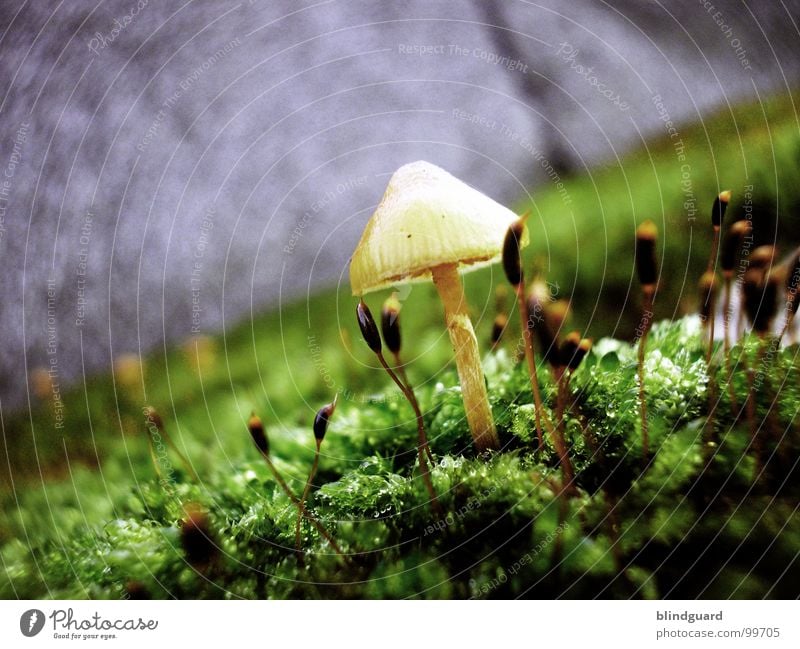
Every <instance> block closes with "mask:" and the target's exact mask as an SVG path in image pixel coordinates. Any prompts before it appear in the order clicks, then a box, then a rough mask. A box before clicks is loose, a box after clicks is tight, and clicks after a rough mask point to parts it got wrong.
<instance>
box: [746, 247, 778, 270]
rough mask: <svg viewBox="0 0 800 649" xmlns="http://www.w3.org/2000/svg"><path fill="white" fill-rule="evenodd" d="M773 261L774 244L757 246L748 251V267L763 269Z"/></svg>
mask: <svg viewBox="0 0 800 649" xmlns="http://www.w3.org/2000/svg"><path fill="white" fill-rule="evenodd" d="M773 261H775V246H759V247H758V248H756V249H755V250H753V252H751V253H750V258H749V267H750V268H755V269H758V270H765V269H768V268H769V267H770V266H772V262H773Z"/></svg>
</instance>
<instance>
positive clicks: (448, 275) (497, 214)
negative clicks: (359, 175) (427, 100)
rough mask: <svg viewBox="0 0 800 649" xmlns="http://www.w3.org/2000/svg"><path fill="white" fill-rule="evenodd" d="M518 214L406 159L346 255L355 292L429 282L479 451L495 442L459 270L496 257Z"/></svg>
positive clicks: (432, 168)
mask: <svg viewBox="0 0 800 649" xmlns="http://www.w3.org/2000/svg"><path fill="white" fill-rule="evenodd" d="M517 218H518V217H517V215H516V214H514V213H513V212H512V211H511V210H509V209H507V208H505V207H503V206H502V205H500V204H499V203H496V202H495V201H493V200H492V199H491V198H489V197H488V196H485V195H484V194H482V193H481V192H479V191H478V190H476V189H473V188H472V187H470V186H469V185H467V184H465V183H463V182H462V181H460V180H458V179H457V178H455V177H454V176H452V175H450V174H449V173H447V172H446V171H444V170H443V169H441V168H439V167H437V166H435V165H432V164H430V163H428V162H423V161H418V162H412V163H410V164H406V165H403V166H402V167H400V168H399V169H398V170H397V171H396V172H395V173H394V174H393V175H392V178H391V180H390V181H389V185H388V187H387V188H386V192H385V193H384V195H383V198H382V200H381V202H380V204H379V205H378V208H377V210H376V211H375V213H374V214H373V215H372V218H371V219H370V220H369V222H368V223H367V226H366V228H365V229H364V233H363V234H362V235H361V240H360V241H359V242H358V245H357V246H356V249H355V252H354V253H353V256H352V259H351V260H350V285H351V288H352V291H353V295H355V296H358V297H361V296H363V295H364V294H366V293H370V292H372V291H377V290H380V289H384V288H389V287H392V286H396V285H398V284H403V283H411V282H429V281H433V284H434V285H435V286H436V289H437V291H438V293H439V296H440V298H441V300H442V302H443V304H444V315H445V320H446V323H447V330H448V333H449V334H450V341H451V342H452V344H453V348H454V350H455V359H456V366H457V368H458V377H459V380H460V382H461V392H462V397H463V399H464V409H465V411H466V415H467V422H468V423H469V428H470V431H471V433H472V437H473V439H474V441H475V445H476V446H477V448H478V449H479V450H481V451H483V450H486V449H497V448H499V447H500V442H499V439H498V437H497V430H496V429H495V425H494V419H493V418H492V411H491V408H490V407H489V397H488V394H487V391H486V381H485V379H484V375H483V368H482V367H481V358H480V353H479V351H478V340H477V338H476V337H475V331H474V330H473V328H472V322H471V321H470V318H469V312H468V308H467V301H466V299H465V297H464V290H463V287H462V284H461V277H460V275H459V273H464V272H468V271H471V270H475V269H477V268H481V267H483V266H488V265H490V264H494V263H495V262H497V261H499V260H500V257H501V252H502V248H503V240H504V238H505V235H506V231H507V230H508V227H509V226H510V225H511V224H512V223H513V222H514V221H516V220H517ZM521 243H522V244H523V245H525V244H527V240H524V241H522V242H521Z"/></svg>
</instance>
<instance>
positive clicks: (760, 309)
mask: <svg viewBox="0 0 800 649" xmlns="http://www.w3.org/2000/svg"><path fill="white" fill-rule="evenodd" d="M742 292H743V294H744V310H745V313H746V314H747V317H748V319H749V320H750V322H751V323H752V324H753V330H754V331H755V332H756V333H758V334H765V333H767V332H768V331H769V328H770V326H771V324H772V319H773V318H774V317H775V312H776V310H777V307H778V281H777V278H776V276H774V275H772V276H767V275H766V274H765V273H764V271H762V270H761V269H758V268H751V269H750V270H748V271H747V272H746V273H745V274H744V284H743V286H742Z"/></svg>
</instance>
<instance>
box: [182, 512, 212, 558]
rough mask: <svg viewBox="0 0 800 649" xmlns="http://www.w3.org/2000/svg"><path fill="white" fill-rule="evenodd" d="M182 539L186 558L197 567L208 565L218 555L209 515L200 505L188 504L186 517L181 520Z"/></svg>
mask: <svg viewBox="0 0 800 649" xmlns="http://www.w3.org/2000/svg"><path fill="white" fill-rule="evenodd" d="M180 540H181V547H182V548H183V554H184V556H185V557H186V560H187V561H188V562H189V564H191V565H192V566H193V567H195V568H198V569H202V568H204V567H206V566H208V564H210V563H211V562H212V561H213V560H214V559H215V558H216V556H217V552H218V548H217V544H216V543H215V542H214V539H213V536H212V534H211V529H210V527H209V522H208V515H207V514H206V512H205V511H203V510H202V509H200V508H199V507H196V506H187V508H186V517H185V518H184V519H183V520H182V521H181V526H180Z"/></svg>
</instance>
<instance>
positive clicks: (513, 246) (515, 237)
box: [503, 219, 525, 286]
mask: <svg viewBox="0 0 800 649" xmlns="http://www.w3.org/2000/svg"><path fill="white" fill-rule="evenodd" d="M524 231H525V222H524V221H523V220H522V219H519V220H518V221H514V223H512V224H511V225H510V226H509V228H508V231H507V232H506V237H505V239H504V240H503V270H504V271H505V272H506V277H507V278H508V282H509V284H511V285H512V286H519V285H520V283H521V282H522V261H521V258H520V251H519V248H520V242H521V241H522V235H523V232H524Z"/></svg>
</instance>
